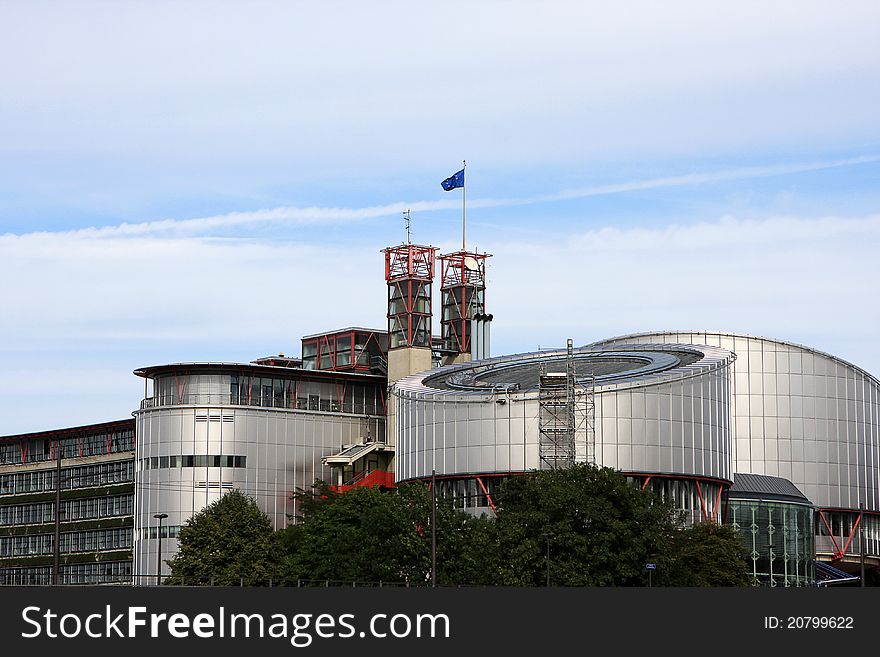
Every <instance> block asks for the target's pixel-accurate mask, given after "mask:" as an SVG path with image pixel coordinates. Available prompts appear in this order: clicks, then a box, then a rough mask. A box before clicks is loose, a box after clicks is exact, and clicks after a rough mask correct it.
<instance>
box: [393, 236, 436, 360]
mask: <svg viewBox="0 0 880 657" xmlns="http://www.w3.org/2000/svg"><path fill="white" fill-rule="evenodd" d="M383 253H385V282H386V284H387V285H388V291H389V293H388V312H387V313H386V317H387V319H388V340H389V344H388V348H389V349H391V348H392V346H391V341H392V340H394V336H395V334H396V333H397V331H396V330H395V329H396V328H397V326H399V327H402V328H403V332H404V343H403V344H400V345H396V346H395V347H394V348H406V347H411V346H424V347H427V348H428V349H430V348H431V318H432V314H433V310H432V306H433V301H432V298H431V297H432V294H431V292H432V290H431V285H432V283H433V281H434V260H435V257H436V253H437V249H436V248H435V247H433V246H422V245H418V244H401V245H399V246H390V247H388V248H387V249H384V250H383ZM392 291H396V292H397V293H398V295H399V296H400V298H402V299H403V302H404V303H403V306H404V307H403V309H402V310H397V311H396V312H393V313H392V312H391V297H392V296H393V295H392ZM418 299H426V300H427V307H426V308H425V310H424V311H417V310H416V301H417V300H418ZM420 331H422V332H423V333H424V335H425V336H426V339H427V344H424V345H416V340H415V336H416V334H417V333H418V332H420Z"/></svg>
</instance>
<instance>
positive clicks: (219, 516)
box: [166, 490, 279, 586]
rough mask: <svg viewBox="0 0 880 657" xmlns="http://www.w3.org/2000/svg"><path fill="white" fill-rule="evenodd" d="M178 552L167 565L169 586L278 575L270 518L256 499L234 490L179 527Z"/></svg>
mask: <svg viewBox="0 0 880 657" xmlns="http://www.w3.org/2000/svg"><path fill="white" fill-rule="evenodd" d="M178 540H179V542H180V551H179V552H178V553H177V555H176V556H175V557H174V558H172V559H170V560H169V561H168V562H167V563H168V565H169V566H171V577H170V578H168V580H166V582H167V583H168V584H210V583H212V582H213V584H215V585H217V586H237V585H239V583H240V582H241V581H242V578H243V579H244V582H245V583H246V584H250V585H256V586H260V585H267V584H268V583H269V580H270V579H272V578H277V577H278V561H279V549H278V542H277V539H276V535H275V532H274V530H273V529H272V521H271V520H270V519H269V517H268V516H267V515H266V514H265V513H263V512H262V511H261V510H260V509H259V508H258V507H257V504H256V502H255V501H254V500H253V498H251V497H249V496H247V495H245V494H244V493H242V492H241V491H238V490H233V491H231V492H229V493H226V494H225V495H224V496H223V497H221V498H220V499H219V500H217V501H215V502H213V503H212V504H210V505H209V506H207V507H206V508H204V509H202V510H201V511H199V512H198V513H197V514H195V515H194V516H192V517H191V518H190V519H189V520H188V521H187V523H186V526H185V527H183V528H182V529H181V530H180V536H179V538H178Z"/></svg>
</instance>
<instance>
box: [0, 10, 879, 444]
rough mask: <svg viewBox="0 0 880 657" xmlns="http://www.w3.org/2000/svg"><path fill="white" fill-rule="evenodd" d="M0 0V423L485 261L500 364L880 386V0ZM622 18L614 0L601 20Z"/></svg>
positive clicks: (85, 413)
mask: <svg viewBox="0 0 880 657" xmlns="http://www.w3.org/2000/svg"><path fill="white" fill-rule="evenodd" d="M768 4H769V3H759V2H738V3H728V4H726V5H722V4H720V3H712V4H711V6H710V4H709V3H702V2H671V3H663V4H662V6H661V5H660V4H658V3H650V2H630V3H615V6H609V3H589V2H572V3H568V2H554V3H540V4H538V3H534V2H529V3H520V2H484V3H468V2H454V1H453V2H444V3H443V4H442V7H443V11H442V12H440V11H437V12H435V13H434V14H432V15H429V14H427V13H426V12H425V8H424V6H423V5H414V4H413V3H404V2H386V3H381V4H379V5H376V4H375V3H373V4H370V5H365V4H363V3H355V2H325V3H307V2H249V3H222V2H220V3H217V2H212V3H207V2H191V3H186V4H185V5H181V3H170V2H168V3H163V2H158V3H156V2H151V3H146V2H143V3H138V2H132V3H124V4H123V3H113V2H84V1H83V2H76V3H65V4H63V5H59V4H57V3H48V2H7V3H3V4H0V84H2V88H3V94H2V97H0V268H2V275H3V279H4V285H3V286H2V287H0V308H2V312H0V371H2V373H3V376H2V380H0V435H3V434H10V433H17V432H25V431H37V430H42V429H47V428H52V427H61V426H72V425H76V424H81V423H87V422H97V421H104V420H111V419H117V418H122V417H126V416H128V415H129V413H130V412H131V410H132V409H134V408H135V407H136V406H137V404H138V402H139V399H140V397H141V393H142V382H141V381H140V380H139V379H137V378H136V377H134V376H133V375H132V374H131V371H132V370H133V369H135V368H136V367H140V366H143V365H150V364H158V363H164V362H177V361H197V360H223V361H247V360H251V359H253V358H255V357H258V356H263V355H266V354H270V353H278V352H284V353H287V354H296V353H298V352H299V342H298V340H299V337H300V336H301V335H303V334H307V333H312V332H317V331H321V330H325V329H330V328H334V327H338V326H345V325H352V324H356V325H369V326H377V327H381V326H383V325H384V294H385V292H384V288H383V281H382V261H381V255H380V253H379V251H380V249H381V248H383V247H384V246H386V245H389V244H393V243H397V242H399V241H400V240H401V239H402V238H403V236H404V233H403V229H402V221H401V219H400V212H401V211H402V210H403V209H406V208H412V211H413V225H414V239H415V240H417V241H421V242H426V243H430V244H433V245H435V246H438V247H440V248H442V249H451V248H453V247H454V246H455V245H456V243H457V241H458V240H459V239H460V233H459V231H460V200H461V199H460V193H459V192H458V191H454V192H448V193H447V192H444V191H443V190H442V189H441V188H440V184H439V183H440V181H441V180H442V179H444V178H446V177H447V176H449V175H451V174H452V173H453V172H455V171H456V170H458V169H459V168H460V166H461V161H462V159H465V158H466V159H467V161H468V201H469V205H468V218H469V222H468V237H469V245H470V246H473V245H476V246H477V247H478V248H479V249H480V250H486V251H489V252H490V253H492V254H493V258H492V259H491V260H490V262H491V267H490V270H489V279H490V287H489V291H488V306H489V310H490V311H491V312H493V314H494V315H495V317H496V321H495V322H494V323H493V331H494V333H493V350H494V351H495V352H496V353H512V352H516V351H524V350H529V349H533V348H535V347H536V346H538V345H541V346H548V345H558V344H563V343H564V341H565V339H566V338H568V337H572V338H574V340H575V342H576V343H586V342H589V341H592V340H595V339H599V338H603V337H609V336H611V335H617V334H622V333H626V332H631V331H645V330H661V329H691V328H698V329H699V328H705V329H723V330H735V331H743V332H749V333H753V334H759V335H769V336H772V337H777V338H781V339H787V340H791V341H795V342H800V343H805V344H808V345H810V346H813V347H815V348H818V349H822V350H825V351H829V352H831V353H833V354H835V355H838V356H840V357H842V358H845V359H847V360H849V361H851V362H854V363H856V364H857V365H860V366H861V367H863V368H865V369H867V370H868V371H869V372H871V373H873V374H874V375H878V374H880V347H878V346H877V344H878V341H877V326H878V322H880V311H878V306H877V301H876V298H877V290H878V284H877V281H878V279H880V265H878V261H877V257H876V254H877V252H878V247H880V185H878V182H880V115H878V112H877V108H878V107H880V86H878V85H877V84H876V80H878V79H880V42H878V40H877V39H876V26H877V25H878V24H880V5H878V4H877V3H875V2H837V3H834V5H833V6H831V5H830V4H829V3H827V2H777V3H772V4H771V5H770V6H768ZM616 5H620V6H616Z"/></svg>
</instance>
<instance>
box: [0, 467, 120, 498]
mask: <svg viewBox="0 0 880 657" xmlns="http://www.w3.org/2000/svg"><path fill="white" fill-rule="evenodd" d="M133 481H134V459H131V460H128V461H117V462H115V463H96V464H94V465H78V466H75V467H71V468H64V467H62V468H61V488H62V489H64V490H70V489H74V488H90V487H93V486H106V485H109V484H124V483H129V482H133ZM54 490H55V470H54V469H51V470H35V471H33V472H16V473H9V474H0V495H17V494H20V493H40V492H44V491H54Z"/></svg>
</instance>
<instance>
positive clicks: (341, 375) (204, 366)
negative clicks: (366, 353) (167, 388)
mask: <svg viewBox="0 0 880 657" xmlns="http://www.w3.org/2000/svg"><path fill="white" fill-rule="evenodd" d="M187 372H188V373H190V374H194V373H197V372H252V373H255V374H257V373H259V374H265V375H273V374H274V375H278V376H287V377H293V376H296V377H303V378H316V379H330V380H334V379H335V380H339V379H349V380H354V381H364V382H370V383H381V382H384V381H385V377H384V376H382V375H377V374H366V373H361V372H337V371H334V370H307V369H302V368H297V367H280V366H273V365H258V364H256V363H169V364H168V365H153V366H151V367H140V368H138V369H136V370H135V371H134V374H136V375H137V376H141V377H144V378H148V379H152V378H154V377H156V376H159V375H162V374H176V373H181V374H182V373H187Z"/></svg>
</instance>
